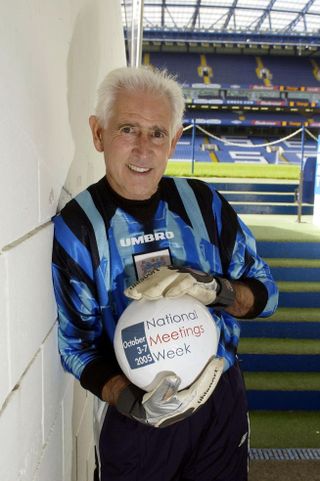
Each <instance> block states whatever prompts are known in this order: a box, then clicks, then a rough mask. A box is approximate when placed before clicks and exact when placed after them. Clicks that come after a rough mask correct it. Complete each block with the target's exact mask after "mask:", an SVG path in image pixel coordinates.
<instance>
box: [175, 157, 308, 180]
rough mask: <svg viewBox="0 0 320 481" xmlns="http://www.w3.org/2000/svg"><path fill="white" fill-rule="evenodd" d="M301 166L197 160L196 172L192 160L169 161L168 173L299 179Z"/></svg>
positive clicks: (183, 175) (184, 175)
mask: <svg viewBox="0 0 320 481" xmlns="http://www.w3.org/2000/svg"><path fill="white" fill-rule="evenodd" d="M299 172H300V167H299V166H296V165H272V164H246V163H242V164H241V163H238V162H237V163H232V164H227V163H221V164H220V163H217V162H212V163H210V162H195V165H194V173H192V164H191V161H190V162H175V161H173V160H171V161H169V162H168V167H167V170H166V175H171V176H173V177H229V178H256V179H287V180H298V179H299Z"/></svg>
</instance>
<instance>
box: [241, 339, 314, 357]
mask: <svg viewBox="0 0 320 481" xmlns="http://www.w3.org/2000/svg"><path fill="white" fill-rule="evenodd" d="M239 352H240V354H241V353H242V354H296V355H305V354H320V342H319V340H318V339H316V340H313V339H299V340H297V339H274V338H265V337H264V338H261V337H259V338H254V339H250V338H241V339H240V343H239Z"/></svg>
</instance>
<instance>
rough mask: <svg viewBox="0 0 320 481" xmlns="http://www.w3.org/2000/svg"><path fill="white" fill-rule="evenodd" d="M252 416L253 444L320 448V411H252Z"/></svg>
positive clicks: (276, 446)
mask: <svg viewBox="0 0 320 481" xmlns="http://www.w3.org/2000/svg"><path fill="white" fill-rule="evenodd" d="M250 419H251V446H252V447H253V448H320V412H319V411H252V412H251V413H250ZM279 481H281V480H280V479H279ZM304 481H307V480H304Z"/></svg>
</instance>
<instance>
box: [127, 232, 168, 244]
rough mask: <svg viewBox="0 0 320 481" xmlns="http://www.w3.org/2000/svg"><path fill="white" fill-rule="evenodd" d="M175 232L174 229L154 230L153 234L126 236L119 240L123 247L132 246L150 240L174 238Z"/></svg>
mask: <svg viewBox="0 0 320 481" xmlns="http://www.w3.org/2000/svg"><path fill="white" fill-rule="evenodd" d="M173 238H174V233H173V232H172V231H162V232H153V233H152V234H144V235H139V236H136V237H134V236H132V237H126V238H122V239H120V240H119V242H120V245H121V247H130V246H135V245H140V244H146V243H148V242H155V241H159V240H165V239H173Z"/></svg>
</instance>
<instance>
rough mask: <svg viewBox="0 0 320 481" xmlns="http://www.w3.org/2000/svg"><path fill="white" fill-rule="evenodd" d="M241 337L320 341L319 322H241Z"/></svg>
mask: <svg viewBox="0 0 320 481" xmlns="http://www.w3.org/2000/svg"><path fill="white" fill-rule="evenodd" d="M240 326H241V336H243V337H245V338H259V337H269V338H275V339H277V338H281V339H320V312H319V321H318V322H276V321H262V320H246V321H241V323H240Z"/></svg>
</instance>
